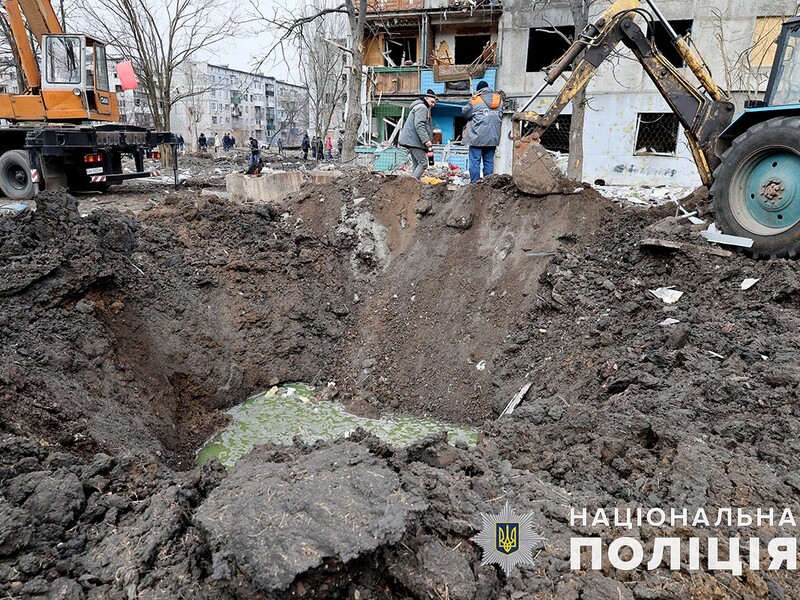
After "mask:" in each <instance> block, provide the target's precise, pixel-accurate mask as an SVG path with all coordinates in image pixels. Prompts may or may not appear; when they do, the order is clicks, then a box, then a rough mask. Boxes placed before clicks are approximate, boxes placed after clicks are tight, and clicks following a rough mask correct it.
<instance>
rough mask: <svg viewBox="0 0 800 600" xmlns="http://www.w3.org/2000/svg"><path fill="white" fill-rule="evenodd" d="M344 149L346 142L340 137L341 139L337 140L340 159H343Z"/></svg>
mask: <svg viewBox="0 0 800 600" xmlns="http://www.w3.org/2000/svg"><path fill="white" fill-rule="evenodd" d="M342 148H344V140H343V139H342V137H341V136H339V139H338V140H336V150H338V151H339V158H342Z"/></svg>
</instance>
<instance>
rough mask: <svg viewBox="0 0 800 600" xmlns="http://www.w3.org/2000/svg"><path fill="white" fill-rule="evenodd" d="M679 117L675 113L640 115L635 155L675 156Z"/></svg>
mask: <svg viewBox="0 0 800 600" xmlns="http://www.w3.org/2000/svg"><path fill="white" fill-rule="evenodd" d="M677 149H678V117H676V116H675V115H674V114H673V113H639V115H638V123H637V127H636V149H635V151H634V153H635V154H675V152H676V151H677Z"/></svg>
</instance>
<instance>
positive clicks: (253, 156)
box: [249, 137, 261, 173]
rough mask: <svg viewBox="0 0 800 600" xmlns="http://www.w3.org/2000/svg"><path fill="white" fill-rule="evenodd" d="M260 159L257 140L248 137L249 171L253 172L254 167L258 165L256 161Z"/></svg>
mask: <svg viewBox="0 0 800 600" xmlns="http://www.w3.org/2000/svg"><path fill="white" fill-rule="evenodd" d="M260 160H261V149H260V148H259V147H258V140H257V139H255V138H252V137H251V138H250V170H249V172H250V173H252V172H254V170H255V168H256V167H257V166H258V163H259V162H260Z"/></svg>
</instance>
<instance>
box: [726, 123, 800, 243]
mask: <svg viewBox="0 0 800 600" xmlns="http://www.w3.org/2000/svg"><path fill="white" fill-rule="evenodd" d="M720 158H721V160H722V162H721V163H720V165H719V167H717V169H716V170H715V171H714V184H713V185H712V186H711V190H710V192H711V196H712V197H713V199H714V212H715V214H716V219H717V225H718V227H719V229H720V230H721V231H722V232H723V233H726V234H729V235H735V236H740V237H745V238H750V239H752V240H753V246H752V247H751V248H749V249H745V250H746V252H748V253H749V254H751V255H752V256H753V257H754V258H783V257H789V258H794V257H796V256H798V255H800V117H778V118H775V119H769V120H767V121H764V122H762V123H759V124H758V125H754V126H753V127H751V128H750V129H748V130H747V131H745V132H744V133H742V134H741V135H740V136H739V137H737V138H736V139H735V140H733V143H732V144H731V147H730V148H728V149H727V150H726V151H725V153H724V154H723V155H722V156H721V157H720Z"/></svg>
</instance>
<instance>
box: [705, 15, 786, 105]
mask: <svg viewBox="0 0 800 600" xmlns="http://www.w3.org/2000/svg"><path fill="white" fill-rule="evenodd" d="M772 8H773V13H774V14H775V15H778V14H783V15H785V17H783V18H782V17H777V16H774V17H764V18H765V19H766V21H764V23H763V26H762V27H759V22H758V20H757V21H756V28H755V30H754V32H753V34H752V35H751V34H750V32H749V31H748V32H747V33H746V34H744V35H746V39H744V40H743V39H742V34H739V37H738V38H737V37H736V34H735V33H734V31H732V28H731V27H730V26H729V18H730V13H729V11H727V10H726V11H720V10H717V9H712V10H711V15H712V16H713V28H714V39H715V40H716V42H717V47H718V48H719V56H720V57H721V59H722V66H723V76H724V78H725V88H726V89H728V90H731V91H739V92H745V93H746V95H747V97H748V98H749V99H756V98H758V96H759V93H760V92H763V91H764V87H765V86H766V83H767V81H768V80H769V71H770V68H771V67H772V59H773V57H774V55H775V44H774V41H775V38H776V37H777V36H778V33H780V25H781V22H782V21H783V20H784V18H789V15H791V14H793V13H795V12H796V11H797V10H799V9H800V7H798V5H797V4H796V3H795V2H787V1H785V0H784V1H782V2H781V1H779V2H777V3H775V5H774V6H773V7H772Z"/></svg>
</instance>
